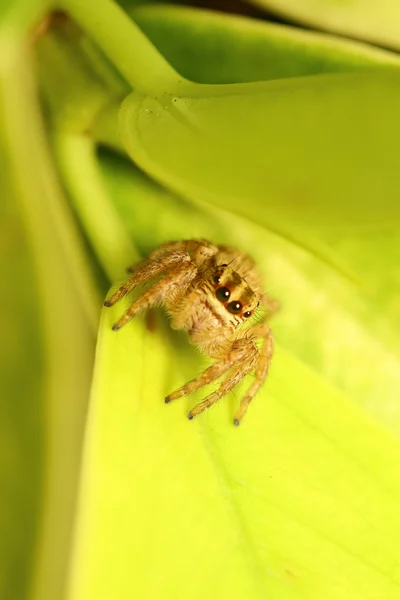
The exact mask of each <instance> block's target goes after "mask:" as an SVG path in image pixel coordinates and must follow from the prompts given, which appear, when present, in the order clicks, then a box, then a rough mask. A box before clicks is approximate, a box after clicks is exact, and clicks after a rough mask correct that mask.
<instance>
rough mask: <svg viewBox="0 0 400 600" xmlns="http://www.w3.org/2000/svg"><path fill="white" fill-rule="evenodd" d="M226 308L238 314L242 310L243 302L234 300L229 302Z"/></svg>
mask: <svg viewBox="0 0 400 600" xmlns="http://www.w3.org/2000/svg"><path fill="white" fill-rule="evenodd" d="M226 308H227V309H228V311H229V312H230V313H232V314H233V315H237V314H238V313H240V311H241V310H242V304H241V303H240V302H237V301H233V302H229V304H228V306H227V307H226Z"/></svg>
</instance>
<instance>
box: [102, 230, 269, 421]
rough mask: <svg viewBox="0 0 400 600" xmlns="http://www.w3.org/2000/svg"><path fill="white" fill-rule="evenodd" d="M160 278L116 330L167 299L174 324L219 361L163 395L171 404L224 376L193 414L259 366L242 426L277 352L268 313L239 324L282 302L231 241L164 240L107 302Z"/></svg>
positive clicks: (241, 412) (243, 407) (246, 398)
mask: <svg viewBox="0 0 400 600" xmlns="http://www.w3.org/2000/svg"><path fill="white" fill-rule="evenodd" d="M159 276H161V279H158V280H157V281H156V282H155V283H154V284H153V285H152V286H151V287H149V288H148V289H146V290H145V291H144V292H143V293H142V294H141V295H140V296H139V297H138V298H137V300H135V301H134V302H133V303H132V305H131V306H130V307H129V309H128V310H127V311H126V312H125V314H124V315H123V316H122V317H121V318H120V319H119V321H118V322H117V323H116V324H115V325H114V327H113V329H114V331H117V330H118V329H120V328H121V327H123V326H124V325H126V323H128V322H129V321H130V320H131V319H132V318H133V317H134V316H135V315H137V314H138V313H139V312H141V311H144V310H146V309H147V308H149V307H151V306H152V305H154V304H162V305H163V306H164V307H165V308H166V310H167V312H168V314H169V315H170V317H171V327H172V328H173V329H184V330H186V331H187V332H188V334H189V336H190V339H191V341H192V342H193V343H195V344H197V345H198V347H199V349H200V350H201V351H202V352H204V353H205V354H207V355H208V356H210V357H211V358H215V359H216V362H215V363H214V364H213V365H211V366H210V367H209V368H208V369H206V370H205V371H204V373H202V375H200V376H199V377H198V378H196V379H194V380H192V381H190V382H188V383H187V384H185V385H184V386H182V387H181V388H179V389H178V390H176V391H175V392H173V393H172V394H170V395H169V396H167V397H166V398H165V402H167V403H168V402H171V401H172V400H176V399H177V398H181V397H182V396H186V395H187V394H190V393H192V392H194V391H196V390H198V389H199V388H201V387H203V386H204V385H207V384H208V383H211V382H212V381H215V380H216V379H219V378H220V377H222V376H224V375H226V377H225V379H224V380H223V381H222V383H221V384H220V386H219V388H218V389H217V390H216V391H215V392H213V393H212V394H210V395H209V396H207V397H206V398H205V399H204V400H203V401H202V402H200V403H199V404H197V405H196V406H195V407H194V408H193V409H192V410H191V411H190V412H189V415H188V417H189V419H193V417H194V416H196V415H197V414H199V413H200V412H202V411H203V410H204V409H206V408H208V407H210V406H212V405H213V404H215V403H216V402H217V401H218V400H219V399H220V398H222V397H223V396H225V395H226V394H227V393H228V392H229V391H231V390H232V389H233V388H234V387H236V386H237V385H238V384H239V383H240V381H241V380H242V379H243V378H244V377H245V376H246V375H248V374H249V373H251V372H253V371H254V372H255V378H254V381H253V383H252V384H251V386H250V388H249V390H248V392H247V393H246V394H245V396H244V397H243V398H242V400H241V403H240V407H239V409H238V411H237V413H236V415H235V419H234V423H235V425H239V423H240V421H241V419H242V417H243V415H244V414H245V412H246V410H247V407H248V405H249V403H250V402H251V400H252V399H253V398H254V396H255V394H256V393H257V392H258V390H259V388H260V387H261V385H262V383H263V382H264V380H265V378H266V376H267V373H268V369H269V365H270V363H271V359H272V353H273V338H272V333H271V330H270V328H269V326H268V325H267V322H266V318H264V320H263V321H262V322H260V323H257V324H256V325H252V326H249V327H247V328H240V327H241V325H243V324H244V323H245V322H246V321H247V320H248V319H249V318H250V317H251V316H252V315H253V314H254V311H255V310H256V308H257V307H258V306H259V304H260V303H262V304H263V305H264V307H266V308H267V311H268V312H267V315H266V316H267V317H268V316H270V315H271V313H273V312H275V311H276V309H277V307H278V304H277V302H276V301H274V300H272V299H271V298H269V297H268V296H266V295H265V294H263V288H262V281H261V277H260V275H259V273H258V270H257V267H256V265H255V263H254V261H253V260H252V259H251V258H250V257H249V256H247V255H246V254H243V253H241V252H240V251H239V250H237V249H235V248H232V247H229V246H220V245H215V244H212V243H210V242H207V241H205V240H186V241H178V242H169V243H166V244H163V245H162V246H160V247H159V248H157V249H156V250H154V251H153V252H152V253H151V254H150V256H149V258H148V259H144V260H143V261H141V262H139V263H138V264H137V265H136V266H135V267H134V269H133V273H132V275H131V276H130V277H129V279H128V280H127V281H126V282H125V283H124V284H123V285H122V286H121V287H120V288H119V290H117V291H116V292H115V293H114V294H113V295H112V296H111V298H109V299H108V300H106V302H105V303H104V304H105V306H112V305H114V304H115V303H116V302H118V301H119V300H120V299H121V298H123V297H124V296H125V295H126V294H128V293H130V292H131V291H132V290H133V289H134V288H135V287H136V286H137V285H139V284H141V283H145V282H147V281H149V280H151V279H153V278H156V277H159ZM239 328H240V329H239ZM258 339H261V340H262V343H261V346H260V348H258V347H257V345H256V341H257V340H258Z"/></svg>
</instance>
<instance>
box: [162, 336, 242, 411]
mask: <svg viewBox="0 0 400 600" xmlns="http://www.w3.org/2000/svg"><path fill="white" fill-rule="evenodd" d="M246 354H247V350H246V348H245V347H243V346H241V347H239V348H232V350H231V351H230V352H228V354H226V355H225V356H224V357H223V358H222V359H221V360H219V361H218V362H216V363H214V364H213V365H211V366H210V367H208V369H206V370H205V371H204V373H202V374H201V375H200V376H199V377H197V378H196V379H192V381H189V382H188V383H186V384H185V385H183V386H182V387H180V388H179V389H178V390H176V391H175V392H173V393H172V394H169V396H167V397H166V398H165V402H166V403H167V404H168V403H169V402H172V400H177V399H178V398H182V396H187V395H188V394H191V393H192V392H195V391H197V390H198V389H200V388H201V387H203V386H205V385H207V384H208V383H211V382H212V381H215V380H216V379H218V378H219V377H221V375H224V374H225V373H227V372H228V371H229V370H230V369H232V367H233V366H234V365H235V364H236V363H237V362H238V361H239V362H241V361H242V360H243V359H244V357H245V356H246Z"/></svg>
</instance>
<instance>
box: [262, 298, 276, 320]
mask: <svg viewBox="0 0 400 600" xmlns="http://www.w3.org/2000/svg"><path fill="white" fill-rule="evenodd" d="M260 302H261V304H262V305H263V306H264V308H266V309H267V316H266V318H267V319H271V318H272V317H273V316H274V315H276V313H277V312H279V311H280V309H281V305H280V302H278V300H275V298H271V296H268V294H265V295H264V296H263V297H262V298H261V300H260Z"/></svg>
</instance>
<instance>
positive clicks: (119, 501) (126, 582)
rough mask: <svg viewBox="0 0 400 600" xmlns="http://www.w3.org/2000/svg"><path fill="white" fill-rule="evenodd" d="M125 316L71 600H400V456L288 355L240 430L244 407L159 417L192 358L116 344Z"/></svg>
mask: <svg viewBox="0 0 400 600" xmlns="http://www.w3.org/2000/svg"><path fill="white" fill-rule="evenodd" d="M126 306H127V303H123V305H117V306H116V307H114V308H113V309H112V310H109V311H107V312H105V311H104V314H103V317H102V323H101V327H100V335H99V341H98V348H97V360H96V369H95V378H94V385H93V390H92V397H91V411H90V416H89V419H90V420H89V434H88V438H87V444H86V450H85V461H84V472H83V479H82V490H81V499H80V507H81V510H80V515H79V520H78V527H77V537H76V544H77V545H76V553H75V563H74V571H73V578H72V584H71V592H70V598H71V599H73V600H83V599H84V600H91V599H92V598H93V599H96V600H101V599H103V598H104V599H106V598H111V597H118V598H119V597H121V598H127V597H145V598H148V599H153V598H154V599H158V598H161V597H162V598H188V597H190V598H193V599H194V600H195V599H202V598H205V597H207V596H211V597H215V596H218V597H219V598H222V599H227V600H228V599H236V598H237V599H239V598H260V599H261V598H265V597H268V598H270V599H271V600H274V599H277V600H284V599H285V600H286V599H291V598H293V599H294V598H300V597H301V598H307V599H310V600H311V599H316V600H320V598H322V597H323V598H326V599H328V600H338V599H339V598H340V599H349V600H357V599H358V598H359V599H360V600H361V599H362V600H366V599H367V600H368V599H370V600H375V599H376V600H377V599H378V598H385V599H388V600H390V599H392V600H395V599H396V598H398V596H399V594H400V575H399V558H400V556H399V550H398V536H397V533H396V532H397V531H398V528H399V526H400V517H399V511H398V505H399V500H400V478H399V474H398V468H397V465H398V462H399V459H400V448H399V444H398V443H397V442H395V441H394V440H393V439H391V438H390V437H389V436H387V435H386V434H385V433H384V432H383V431H382V430H380V429H379V428H377V427H376V426H375V425H374V424H372V423H371V422H370V421H369V420H368V419H367V418H366V417H364V415H363V414H362V413H361V412H360V411H359V410H358V409H357V408H355V407H354V406H353V405H352V404H351V403H350V402H349V401H348V399H347V398H346V397H344V396H342V395H341V394H340V393H338V392H337V391H336V390H335V389H334V388H332V387H331V386H330V385H329V384H327V383H326V382H325V381H324V380H323V379H321V378H320V377H319V376H318V375H317V374H316V373H315V372H313V371H311V370H309V369H308V368H306V367H305V366H304V365H302V364H301V363H300V362H298V361H297V360H296V359H294V358H293V357H292V356H290V354H288V353H287V352H284V351H283V350H281V349H278V351H277V353H276V357H275V359H274V363H273V368H272V372H271V375H270V378H269V380H268V383H267V384H266V386H265V388H264V389H263V391H262V392H261V394H260V395H259V396H258V397H257V399H256V400H255V401H254V403H253V405H252V406H251V410H249V413H248V415H247V417H246V420H245V422H244V423H243V425H242V426H241V427H240V428H239V429H236V428H234V427H233V426H232V423H231V421H232V415H233V412H234V408H235V405H236V404H237V400H236V399H235V398H230V399H227V400H226V399H225V400H224V401H221V402H220V403H219V404H218V405H217V406H216V407H215V409H214V410H212V411H209V412H208V413H207V414H205V415H202V416H201V417H199V418H198V419H197V420H195V421H194V422H189V421H188V420H187V418H186V414H187V411H188V409H189V408H190V407H191V406H192V405H193V404H194V403H195V400H196V399H195V398H193V397H191V398H190V399H183V400H181V401H177V402H176V403H175V404H173V405H170V406H165V404H164V403H163V398H164V396H165V395H166V394H167V393H168V392H170V391H171V390H173V389H174V388H176V387H177V386H178V385H180V384H181V383H183V382H184V381H186V380H187V379H188V378H189V377H191V376H193V374H195V373H193V370H192V369H191V368H190V363H191V360H192V359H191V358H190V353H189V351H188V348H186V347H185V348H183V346H182V342H181V340H180V337H179V336H176V335H174V336H171V335H170V333H169V331H168V330H166V329H164V326H163V325H162V324H161V323H158V325H157V330H156V333H155V332H151V331H148V330H146V328H145V326H144V325H143V323H142V322H141V321H140V320H137V321H136V322H135V323H134V324H131V325H130V326H129V327H126V328H125V329H123V330H121V331H120V332H119V333H118V334H116V333H114V332H113V331H111V325H112V323H113V322H114V321H115V319H116V318H117V316H118V315H119V314H120V313H121V312H122V311H123V310H124V309H125V308H126ZM197 399H199V396H198V397H197ZM133 573H134V575H133Z"/></svg>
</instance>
